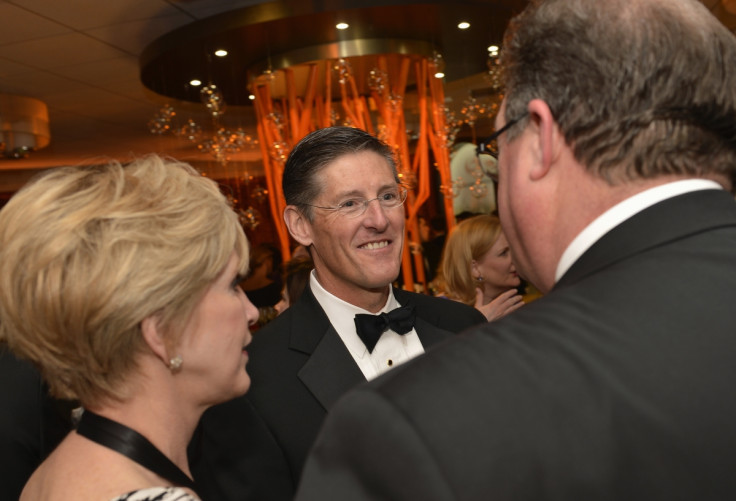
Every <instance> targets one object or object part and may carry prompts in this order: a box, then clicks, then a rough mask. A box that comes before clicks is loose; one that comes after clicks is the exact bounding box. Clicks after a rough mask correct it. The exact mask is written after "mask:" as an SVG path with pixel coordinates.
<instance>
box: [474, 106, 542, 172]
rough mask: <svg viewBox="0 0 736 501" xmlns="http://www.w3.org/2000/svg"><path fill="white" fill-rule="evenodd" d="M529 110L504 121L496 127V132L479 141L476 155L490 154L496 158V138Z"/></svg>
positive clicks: (522, 117) (524, 116)
mask: <svg viewBox="0 0 736 501" xmlns="http://www.w3.org/2000/svg"><path fill="white" fill-rule="evenodd" d="M528 114H529V112H524V113H523V114H522V115H520V116H518V117H516V118H515V119H513V120H509V121H508V122H506V125H504V126H503V127H501V128H500V129H498V130H497V131H496V132H494V133H493V134H491V135H490V136H489V137H488V139H486V140H485V141H481V143H480V144H479V145H478V148H476V154H478V155H491V156H492V157H493V158H495V159H497V160H498V138H499V136H500V135H501V134H503V133H504V132H506V131H507V130H509V129H510V128H511V127H513V126H514V125H516V124H517V123H518V122H519V121H520V120H522V119H524V118H526V116H527V115H528Z"/></svg>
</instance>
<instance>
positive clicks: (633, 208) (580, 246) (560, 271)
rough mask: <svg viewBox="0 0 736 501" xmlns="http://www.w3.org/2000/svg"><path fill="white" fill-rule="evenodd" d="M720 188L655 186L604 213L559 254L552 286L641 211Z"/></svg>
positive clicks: (697, 183) (711, 184)
mask: <svg viewBox="0 0 736 501" xmlns="http://www.w3.org/2000/svg"><path fill="white" fill-rule="evenodd" d="M717 189H723V187H722V186H721V185H720V184H718V183H716V182H715V181H709V180H707V179H686V180H684V181H674V182H672V183H667V184H662V185H660V186H655V187H654V188H650V189H648V190H645V191H642V192H641V193H637V194H636V195H634V196H633V197H629V198H627V199H626V200H624V201H622V202H619V203H618V204H616V205H614V206H613V207H611V208H610V209H608V210H607V211H606V212H604V213H603V214H601V215H600V216H598V217H597V218H596V219H595V220H594V221H593V222H592V223H590V224H589V225H588V226H586V227H585V229H584V230H583V231H581V232H580V233H579V234H578V236H577V237H575V239H574V240H573V241H572V242H570V245H568V246H567V249H565V252H563V253H562V257H561V258H560V261H559V262H558V263H557V272H556V273H555V283H557V282H558V281H559V280H560V278H562V275H564V274H565V273H566V272H567V270H569V269H570V267H571V266H572V265H573V263H574V262H575V261H577V260H578V258H579V257H580V256H582V255H583V253H584V252H585V251H586V250H588V249H589V248H590V247H591V246H592V245H593V244H594V243H596V242H597V241H598V240H599V239H600V238H601V237H602V236H603V235H605V234H606V233H608V232H609V231H610V230H612V229H613V228H614V227H615V226H618V225H619V224H620V223H622V222H624V221H625V220H627V219H629V218H630V217H631V216H633V215H634V214H636V213H638V212H641V211H643V210H644V209H646V208H647V207H650V206H652V205H654V204H656V203H658V202H661V201H662V200H666V199H668V198H672V197H675V196H677V195H682V194H683V193H688V192H691V191H698V190H717Z"/></svg>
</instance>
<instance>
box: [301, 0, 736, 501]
mask: <svg viewBox="0 0 736 501" xmlns="http://www.w3.org/2000/svg"><path fill="white" fill-rule="evenodd" d="M501 57H502V60H503V65H504V71H505V72H504V78H505V83H506V89H505V96H504V101H503V104H502V106H501V109H500V111H499V114H498V116H497V118H496V127H497V133H496V137H494V138H493V139H497V141H498V143H497V144H498V146H499V148H500V156H499V183H500V184H499V191H498V201H499V211H500V217H501V220H502V224H503V228H504V231H505V233H506V235H507V237H508V239H509V242H510V243H511V247H512V249H513V251H514V253H515V258H516V262H517V267H518V269H519V272H520V274H522V275H523V276H524V277H526V278H528V279H530V280H531V281H532V282H533V283H534V284H535V285H537V286H538V288H539V289H540V290H541V291H542V292H544V293H546V294H545V295H544V296H543V297H542V298H541V299H538V300H536V301H534V302H533V303H531V304H529V305H527V306H525V307H524V308H522V309H520V310H518V311H516V312H514V313H513V314H511V315H508V316H507V317H504V318H503V319H501V320H499V321H496V322H492V323H489V324H485V325H483V326H482V327H479V328H475V329H472V330H471V331H470V332H468V333H465V334H463V335H462V336H458V337H456V338H454V339H452V340H451V341H449V342H448V343H444V344H443V345H442V346H441V347H440V348H438V349H437V350H432V351H430V352H429V353H427V354H426V355H425V356H424V357H421V358H419V359H417V360H413V361H411V362H409V363H408V364H405V365H404V366H402V367H399V368H397V370H395V371H392V372H390V373H388V374H386V375H384V376H382V377H380V378H378V379H376V380H374V381H371V382H369V383H367V384H366V385H363V386H361V387H360V388H357V389H355V390H353V391H351V392H349V393H348V394H347V395H345V396H344V397H343V398H342V399H341V400H340V402H339V403H338V404H337V405H335V406H334V407H333V408H332V409H331V411H330V414H329V416H328V418H327V420H326V421H325V423H324V426H323V429H322V431H321V433H320V436H319V438H318V439H317V441H316V443H315V445H314V448H313V450H312V452H311V453H310V457H309V459H308V460H307V463H306V466H305V470H304V473H303V476H302V482H301V484H300V486H299V491H298V494H297V497H296V499H297V500H298V501H313V500H314V501H316V500H320V501H324V500H338V499H349V500H351V501H364V500H378V499H391V500H417V499H421V500H423V501H432V500H443V501H446V500H511V499H513V500H535V501H542V500H568V501H569V500H578V499H585V500H592V499H595V500H624V499H625V500H628V501H631V500H642V501H644V500H646V501H652V500H671V499H688V500H690V499H708V500H715V499H736V474H734V472H736V425H734V423H736V392H734V390H733V384H734V382H735V381H736V363H734V361H735V360H736V307H734V298H736V203H735V202H734V198H733V194H732V190H733V187H734V185H733V182H734V173H735V172H736V39H735V38H734V36H733V34H732V33H730V32H729V31H728V30H727V29H725V28H724V27H723V26H722V25H721V24H720V23H719V22H718V21H717V20H716V19H715V18H714V17H713V16H712V15H711V13H710V12H709V11H708V10H707V9H706V8H705V7H704V6H703V4H702V3H700V2H698V1H697V0H607V1H606V2H601V1H600V0H538V1H537V0H533V1H531V2H530V4H529V5H528V7H527V8H526V9H525V11H524V12H523V13H522V14H520V15H519V16H518V17H517V18H515V19H514V20H513V21H512V23H511V25H510V27H509V30H508V31H507V33H506V36H505V39H504V45H503V49H502V56H501Z"/></svg>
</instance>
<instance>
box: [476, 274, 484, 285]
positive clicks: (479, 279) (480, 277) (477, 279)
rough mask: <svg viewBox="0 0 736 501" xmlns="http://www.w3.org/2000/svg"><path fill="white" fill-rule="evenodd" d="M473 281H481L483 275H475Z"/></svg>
mask: <svg viewBox="0 0 736 501" xmlns="http://www.w3.org/2000/svg"><path fill="white" fill-rule="evenodd" d="M475 281H476V282H478V283H481V282H482V281H483V277H482V276H480V275H478V276H477V277H475Z"/></svg>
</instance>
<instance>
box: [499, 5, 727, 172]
mask: <svg viewBox="0 0 736 501" xmlns="http://www.w3.org/2000/svg"><path fill="white" fill-rule="evenodd" d="M502 58H503V62H504V68H505V80H506V90H507V94H506V117H505V118H506V120H507V121H508V120H512V119H514V118H517V117H519V116H522V115H523V113H524V111H525V110H526V105H527V103H529V101H530V100H532V99H535V98H539V99H542V100H544V101H545V102H546V103H547V104H548V105H549V107H550V110H551V111H552V114H553V116H554V118H555V120H556V122H557V124H558V126H559V128H560V130H561V132H562V134H563V135H564V136H565V139H566V142H567V143H568V144H569V145H571V146H572V147H573V151H574V154H575V157H576V159H577V160H578V161H579V162H580V163H582V164H583V165H585V166H586V167H587V168H588V169H589V170H590V171H591V172H593V173H595V174H597V175H600V176H601V177H603V178H604V179H606V180H607V181H609V182H610V183H612V184H615V183H620V182H622V181H623V182H625V181H631V180H635V179H641V178H647V179H651V178H656V177H660V176H663V175H681V176H689V177H714V176H715V177H719V176H722V177H723V179H724V180H725V181H726V182H732V181H733V180H734V171H735V166H736V37H734V36H733V34H731V33H730V32H729V31H728V30H727V29H726V28H725V27H724V26H723V25H722V24H721V23H720V22H719V21H718V20H717V19H716V18H715V17H713V16H712V15H711V13H710V12H708V10H707V9H706V8H705V7H704V6H703V5H702V4H701V3H700V2H698V1H697V0H607V1H605V2H601V1H600V0H532V2H531V3H530V5H529V7H528V8H527V10H526V11H525V12H524V13H523V14H522V15H520V16H518V17H517V18H516V19H515V20H514V21H513V22H512V23H511V25H510V28H509V31H508V32H507V34H506V37H505V40H504V48H503V54H502ZM518 130H519V129H516V130H511V131H510V136H511V137H513V135H514V133H515V132H518Z"/></svg>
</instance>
